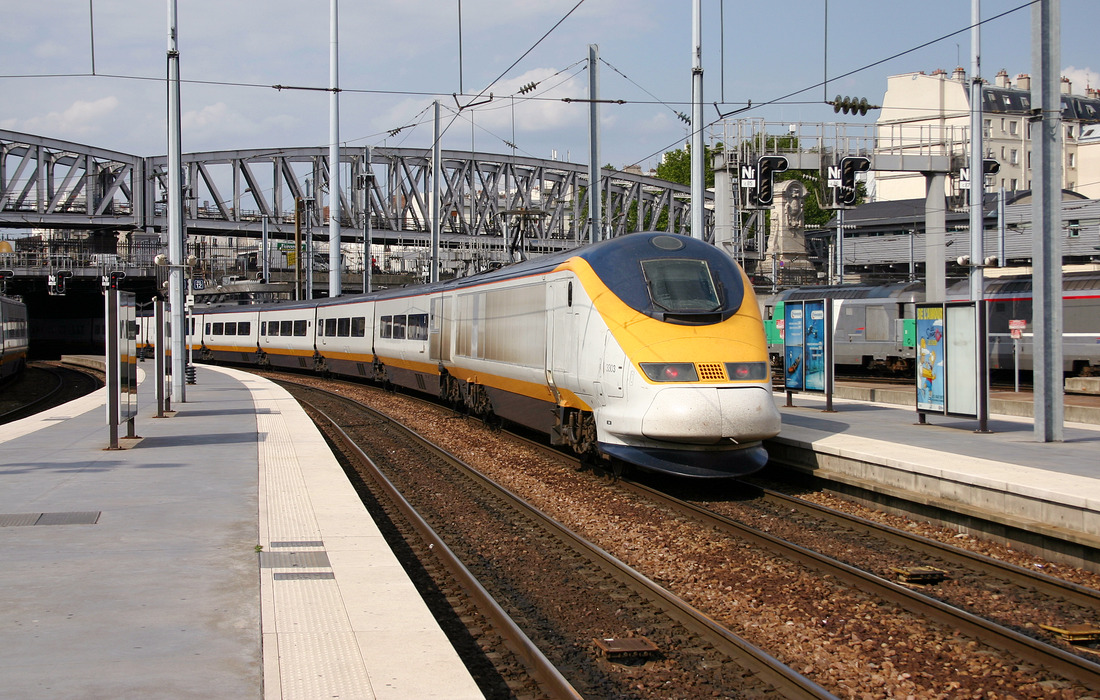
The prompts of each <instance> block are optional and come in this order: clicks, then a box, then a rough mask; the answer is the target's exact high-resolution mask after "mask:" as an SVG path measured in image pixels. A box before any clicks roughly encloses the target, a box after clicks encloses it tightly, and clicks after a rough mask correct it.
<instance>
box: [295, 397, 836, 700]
mask: <svg viewBox="0 0 1100 700" xmlns="http://www.w3.org/2000/svg"><path fill="white" fill-rule="evenodd" d="M307 388H309V389H310V390H312V391H318V392H324V390H323V389H317V388H315V387H307ZM325 393H328V392H325ZM331 396H332V397H333V398H334V399H339V400H341V401H344V402H349V403H354V404H355V406H356V407H357V408H358V409H359V410H363V411H368V412H370V413H371V414H372V415H375V416H377V417H378V418H379V419H381V420H384V421H387V422H389V423H391V424H393V425H394V426H395V427H396V428H397V429H398V430H400V431H402V432H404V433H405V434H407V435H408V436H409V438H410V440H412V441H414V442H416V443H418V444H419V445H421V446H422V447H423V448H424V449H425V450H428V451H429V452H431V453H432V454H434V455H436V456H437V457H439V458H440V459H444V460H446V461H447V462H448V463H451V464H453V465H455V466H456V467H457V468H459V469H460V470H461V471H462V472H463V473H464V474H465V475H466V476H467V477H468V478H470V479H472V480H473V481H475V482H477V483H478V484H479V485H480V486H482V487H483V488H485V489H487V490H489V491H491V492H493V493H494V494H495V495H497V496H498V497H500V498H502V499H504V500H506V501H508V502H510V503H511V504H512V505H513V507H515V508H516V509H517V510H519V511H520V512H522V513H523V514H524V515H526V516H528V517H530V518H531V519H533V520H535V521H536V522H538V523H539V524H540V525H541V526H543V527H545V528H546V529H548V530H549V531H551V532H552V533H553V534H555V535H556V536H558V537H560V538H561V539H562V540H563V541H565V542H566V543H568V544H569V545H570V546H572V547H573V548H574V549H575V550H577V551H579V552H581V553H582V554H584V555H585V556H587V557H589V558H590V559H593V560H595V561H596V562H598V563H599V564H600V565H601V566H602V567H603V568H604V570H605V571H607V572H608V573H610V574H611V575H613V576H615V577H616V578H617V579H618V580H620V581H622V582H624V583H626V584H627V585H630V586H632V587H634V588H635V589H636V590H641V591H642V592H644V593H646V594H647V595H648V596H649V597H650V599H651V600H654V601H655V602H656V603H657V604H658V605H660V606H661V607H662V608H663V609H664V610H665V612H666V614H668V615H669V616H670V617H672V618H674V619H676V620H677V621H678V622H679V623H680V624H682V625H684V626H685V627H686V628H687V629H689V630H691V631H692V632H694V633H695V634H698V635H700V636H703V637H705V638H706V639H707V640H708V641H709V642H711V643H712V644H714V645H715V647H716V648H717V649H720V650H721V651H722V652H723V653H725V654H726V655H727V656H729V657H730V658H731V659H734V660H735V661H737V662H738V663H740V664H741V665H742V666H743V667H744V668H746V669H747V670H749V671H751V672H752V673H753V674H754V675H756V676H757V678H759V679H760V680H761V681H763V682H765V683H767V684H769V685H771V686H773V687H774V688H776V690H778V691H779V692H781V693H782V694H783V696H784V697H785V698H791V699H800V698H805V699H807V700H811V699H814V700H825V699H830V700H835V698H836V696H835V695H833V694H832V693H830V692H829V691H828V690H826V689H825V688H823V687H822V686H820V685H818V684H817V683H814V682H813V681H812V680H810V679H809V678H807V677H805V676H803V675H802V674H800V673H798V672H796V671H795V670H794V669H792V668H790V667H788V666H786V665H785V664H783V663H782V662H780V661H779V660H778V659H776V658H775V657H773V656H771V655H770V654H768V653H767V652H765V651H764V650H763V649H760V648H758V647H756V646H755V645H753V644H751V643H750V642H748V641H747V640H745V639H743V638H741V637H740V636H738V635H736V634H734V633H733V632H731V631H730V630H729V629H727V628H725V627H723V626H722V625H720V624H718V623H717V622H715V621H714V620H712V619H711V618H710V617H708V616H707V615H705V614H704V613H702V612H701V611H699V610H697V609H696V608H694V607H692V606H691V605H689V604H688V603H686V602H684V601H683V600H681V599H680V598H679V597H677V596H675V595H673V594H672V593H670V592H669V591H667V590H665V589H664V588H661V587H660V586H658V585H657V584H656V583H654V582H653V581H651V580H650V579H648V578H646V577H645V576H643V575H641V574H640V573H638V572H637V571H635V570H634V569H633V568H631V567H630V566H628V565H627V564H625V563H624V562H622V561H620V560H619V559H617V558H616V557H614V556H612V555H611V554H610V553H608V552H606V551H605V550H603V549H602V548H600V547H598V546H596V545H595V544H593V543H591V542H589V541H588V540H586V539H584V538H583V537H581V536H580V535H578V534H576V533H574V532H573V531H571V530H569V529H568V528H566V527H565V526H564V525H562V524H561V523H559V522H557V521H555V520H553V519H552V518H550V517H548V516H546V515H544V514H543V513H542V512H541V511H539V510H538V509H536V508H535V507H534V506H532V505H530V504H529V503H527V502H526V501H525V500H523V499H522V498H520V497H519V496H517V495H515V494H513V493H512V492H511V491H509V490H508V489H506V488H504V487H503V486H501V485H499V484H497V483H496V482H495V481H493V480H492V479H489V478H488V477H485V476H483V475H482V474H480V473H478V472H477V471H476V470H474V469H473V468H472V467H470V466H469V465H467V464H465V463H464V462H462V461H461V460H459V459H458V458H457V457H455V456H453V455H451V454H450V453H448V452H446V451H445V450H443V449H441V448H439V447H438V446H436V445H434V444H433V443H431V442H430V441H429V440H427V439H426V438H424V437H422V436H421V435H419V434H418V433H417V432H416V431H414V430H412V429H410V428H408V427H406V426H403V425H401V424H399V423H395V422H394V421H393V420H392V419H390V418H389V417H387V416H386V415H384V414H382V413H378V412H377V411H374V410H372V409H370V408H368V407H366V406H363V405H362V404H359V403H357V402H354V401H352V400H351V399H348V398H346V397H343V396H340V395H338V394H331ZM315 410H316V409H315ZM319 412H320V411H319ZM322 415H323V414H322ZM326 418H327V416H326ZM328 420H329V421H330V422H331V419H328ZM337 430H339V428H337ZM339 432H340V433H341V434H343V431H342V430H339ZM347 439H349V440H350V438H347ZM352 449H353V450H354V451H355V452H356V453H357V454H361V455H362V454H363V453H362V450H360V449H359V448H358V447H357V446H356V447H353V448H352ZM363 458H364V459H368V461H369V458H366V456H365V455H363ZM380 476H381V475H380ZM382 478H383V479H385V477H384V476H383V477H382ZM386 483H388V480H386ZM392 488H393V486H392V484H390V485H389V486H388V487H387V492H389V489H392ZM402 500H404V499H402ZM409 508H411V506H409ZM417 519H419V516H417ZM424 526H425V527H428V526H427V524H426V523H425V524H424ZM432 537H434V538H435V539H433V540H431V541H433V542H436V543H438V544H439V545H442V546H444V547H445V545H443V543H442V541H441V540H439V539H438V537H437V536H435V535H434V533H433V534H432ZM446 551H448V552H449V551H450V550H449V549H448V550H446ZM452 556H453V555H452ZM459 565H460V566H461V563H459ZM463 568H465V567H463ZM479 587H480V586H479ZM486 595H487V594H486ZM494 605H495V603H494ZM524 638H526V635H524ZM540 655H541V652H540ZM570 687H571V686H570ZM574 692H575V691H574Z"/></svg>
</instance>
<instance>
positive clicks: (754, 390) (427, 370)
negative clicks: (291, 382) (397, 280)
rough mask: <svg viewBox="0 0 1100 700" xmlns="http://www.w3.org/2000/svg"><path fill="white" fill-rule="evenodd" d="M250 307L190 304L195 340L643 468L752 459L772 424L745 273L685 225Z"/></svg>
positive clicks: (692, 469) (237, 357) (760, 338)
mask: <svg viewBox="0 0 1100 700" xmlns="http://www.w3.org/2000/svg"><path fill="white" fill-rule="evenodd" d="M250 309H251V310H249V311H242V310H241V309H240V308H239V307H234V308H226V309H212V310H208V311H206V312H204V313H203V314H202V315H201V317H200V326H201V337H200V339H199V346H200V348H201V357H203V358H206V359H215V360H225V361H232V362H245V363H249V362H254V363H258V364H260V365H271V366H279V367H287V368H295V369H307V370H313V371H320V372H336V373H340V374H347V375H352V376H359V377H367V378H370V379H374V380H377V381H381V382H383V383H385V384H391V385H399V386H404V387H408V388H410V389H413V390H416V391H421V392H426V393H430V394H433V395H437V396H439V397H440V398H442V399H444V400H445V401H447V402H449V403H451V404H452V405H454V406H456V407H458V406H461V407H462V408H463V409H464V410H467V411H469V412H471V413H473V414H475V415H477V416H480V417H483V418H486V419H489V420H493V419H495V418H497V417H499V418H504V419H507V420H510V421H512V422H515V423H518V424H522V425H526V426H528V427H531V428H534V429H537V430H540V431H543V432H545V433H547V434H548V435H549V436H550V437H551V442H553V443H555V444H562V445H568V446H570V447H572V448H573V449H574V450H575V451H576V452H578V453H580V454H584V455H589V456H595V455H597V454H602V455H603V456H604V457H610V458H614V459H618V460H621V461H623V462H627V463H630V464H634V465H637V466H641V467H643V468H646V469H650V470H655V471H665V472H670V473H675V474H680V475H685V476H692V477H725V476H731V475H737V474H746V473H750V472H752V471H756V470H757V469H759V468H761V467H762V466H763V465H764V463H765V462H766V460H767V453H766V452H765V450H764V449H763V447H762V444H761V441H762V440H764V439H766V438H768V437H772V436H774V435H775V434H776V433H777V432H778V431H779V427H780V418H779V412H778V410H777V409H776V406H775V403H774V400H773V398H772V394H771V385H770V382H769V375H768V365H767V346H766V343H765V339H764V334H763V326H762V324H761V321H760V315H759V311H758V309H757V307H756V301H755V297H754V295H753V292H752V289H751V286H749V284H748V280H747V278H746V277H745V275H744V273H743V272H742V271H741V270H740V268H738V267H737V265H736V264H735V263H734V262H733V261H732V260H731V259H730V258H729V257H728V256H727V255H725V254H724V253H722V252H721V251H719V250H717V249H715V248H714V247H713V246H710V245H707V244H705V243H702V242H699V241H695V240H693V239H691V238H687V237H683V236H674V235H669V234H662V233H646V234H631V235H630V236H625V237H620V238H617V239H612V240H609V241H604V242H602V243H598V244H596V245H593V246H588V247H586V248H583V249H579V250H576V251H569V252H566V253H560V254H557V255H550V256H545V257H542V258H538V259H536V260H532V261H528V262H526V263H521V264H517V265H513V266H510V267H507V268H502V269H500V270H496V271H493V272H489V273H485V274H482V275H478V276H475V277H470V278H464V279H459V280H452V281H449V282H444V283H441V284H436V285H425V286H423V287H418V288H410V289H398V290H390V291H385V292H379V293H375V294H370V295H364V296H356V297H342V298H338V299H321V300H317V301H311V302H295V303H290V304H283V305H265V306H260V307H250ZM242 324H245V325H244V327H243V328H244V330H243V331H242ZM230 331H232V332H230ZM251 339H255V342H256V344H257V347H256V348H249V347H247V343H248V342H250V340H251Z"/></svg>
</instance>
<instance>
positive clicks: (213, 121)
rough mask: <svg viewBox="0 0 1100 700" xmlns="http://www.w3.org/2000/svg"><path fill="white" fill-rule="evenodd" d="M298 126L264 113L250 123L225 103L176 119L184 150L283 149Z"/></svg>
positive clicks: (288, 118)
mask: <svg viewBox="0 0 1100 700" xmlns="http://www.w3.org/2000/svg"><path fill="white" fill-rule="evenodd" d="M300 124H301V122H300V120H299V119H298V118H297V117H294V116H293V115H290V114H283V113H268V114H266V115H265V116H263V117H262V118H260V119H254V118H252V117H250V116H249V115H247V114H244V113H242V112H239V111H237V110H236V109H234V108H232V107H230V106H229V105H227V104H226V103H225V102H215V103H213V104H208V105H205V106H203V107H201V108H199V109H192V110H186V111H184V112H183V114H181V115H180V128H181V131H182V132H183V141H184V148H185V150H187V149H194V150H218V149H222V148H261V147H270V146H271V145H273V144H277V145H286V144H287V143H288V142H289V141H291V140H292V139H293V137H292V136H291V135H290V133H291V131H292V130H293V129H294V128H295V127H297V126H299V125H300Z"/></svg>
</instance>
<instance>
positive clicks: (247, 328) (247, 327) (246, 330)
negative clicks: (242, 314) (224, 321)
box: [237, 321, 252, 335]
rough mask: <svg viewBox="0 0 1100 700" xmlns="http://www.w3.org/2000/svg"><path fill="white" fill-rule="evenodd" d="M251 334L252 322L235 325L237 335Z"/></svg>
mask: <svg viewBox="0 0 1100 700" xmlns="http://www.w3.org/2000/svg"><path fill="white" fill-rule="evenodd" d="M251 334H252V322H251V321H241V322H240V323H238V324H237V335H251Z"/></svg>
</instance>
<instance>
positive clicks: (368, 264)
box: [363, 146, 374, 294]
mask: <svg viewBox="0 0 1100 700" xmlns="http://www.w3.org/2000/svg"><path fill="white" fill-rule="evenodd" d="M366 152H367V172H366V174H365V175H364V176H363V177H364V185H365V186H364V187H363V193H364V195H363V196H364V200H363V202H364V203H363V216H364V218H365V221H364V222H363V293H364V294H368V293H370V291H371V275H373V274H374V258H373V257H372V256H371V237H372V235H373V231H372V230H371V226H372V223H371V220H370V206H371V189H372V188H373V187H374V168H373V164H372V162H371V160H372V156H373V153H371V148H370V146H367V147H366Z"/></svg>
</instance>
